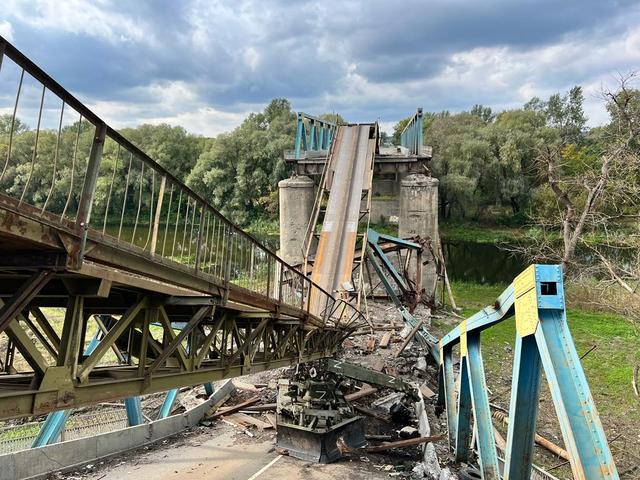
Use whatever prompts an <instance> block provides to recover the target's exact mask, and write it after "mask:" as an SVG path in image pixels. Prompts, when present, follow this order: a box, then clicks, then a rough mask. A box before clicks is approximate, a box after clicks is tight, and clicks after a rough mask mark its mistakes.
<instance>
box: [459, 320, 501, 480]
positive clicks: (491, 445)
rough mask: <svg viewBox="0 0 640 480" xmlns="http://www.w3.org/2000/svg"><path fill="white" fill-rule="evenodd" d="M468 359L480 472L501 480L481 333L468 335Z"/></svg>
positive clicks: (483, 476)
mask: <svg viewBox="0 0 640 480" xmlns="http://www.w3.org/2000/svg"><path fill="white" fill-rule="evenodd" d="M467 358H468V365H467V366H468V369H469V386H470V390H471V404H472V406H473V420H474V423H475V430H476V444H477V445H478V459H479V461H480V471H481V472H482V478H484V479H487V480H488V479H491V480H500V467H499V465H498V452H497V450H496V442H495V436H494V434H493V421H492V420H491V410H490V407H489V397H488V396H487V382H486V380H485V377H484V367H483V363H482V354H481V353H480V333H479V332H471V333H468V334H467Z"/></svg>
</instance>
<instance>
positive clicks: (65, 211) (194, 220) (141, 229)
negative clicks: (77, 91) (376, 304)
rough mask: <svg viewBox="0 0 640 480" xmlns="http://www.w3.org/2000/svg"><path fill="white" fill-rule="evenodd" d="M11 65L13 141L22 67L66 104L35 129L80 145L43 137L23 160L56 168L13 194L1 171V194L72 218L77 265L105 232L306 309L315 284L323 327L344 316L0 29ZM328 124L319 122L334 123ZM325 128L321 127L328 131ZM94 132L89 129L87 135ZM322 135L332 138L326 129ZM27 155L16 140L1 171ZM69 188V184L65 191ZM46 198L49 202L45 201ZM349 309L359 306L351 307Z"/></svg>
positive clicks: (0, 55) (198, 272) (2, 52)
mask: <svg viewBox="0 0 640 480" xmlns="http://www.w3.org/2000/svg"><path fill="white" fill-rule="evenodd" d="M7 59H10V60H11V62H8V61H7ZM3 61H4V64H3ZM10 63H13V64H14V65H13V66H14V68H15V67H18V69H19V70H20V69H21V71H22V73H21V76H20V83H19V85H18V87H17V88H18V93H17V94H16V98H15V108H14V114H13V117H12V127H11V131H10V133H9V135H10V141H9V145H11V140H13V139H14V137H15V138H18V137H19V135H21V133H20V132H15V131H14V127H13V124H14V123H15V120H16V118H17V114H16V112H17V110H18V106H22V104H21V103H20V100H21V97H20V92H21V89H22V87H23V86H22V78H23V77H24V75H25V73H27V74H28V76H30V77H33V79H34V80H35V81H36V82H38V84H39V88H40V89H41V90H42V98H43V99H44V98H45V93H51V94H53V95H55V97H57V99H58V101H59V103H60V105H61V106H60V108H59V110H58V111H59V118H60V122H59V127H58V129H57V132H56V131H54V130H46V129H40V125H38V128H37V129H36V137H37V135H39V134H40V135H45V134H46V135H50V136H55V138H56V140H55V143H56V144H57V145H58V146H60V144H61V143H62V144H64V142H65V137H64V135H65V133H66V132H65V129H67V128H71V127H72V128H73V130H74V134H73V137H71V136H70V140H69V142H71V143H73V145H63V147H67V150H68V151H69V157H70V158H58V157H59V156H58V148H56V154H55V158H54V157H53V156H51V157H50V158H47V156H46V155H47V154H46V152H40V151H38V143H37V142H36V144H35V146H34V147H33V149H34V153H33V156H32V157H31V158H29V159H28V162H29V165H26V162H23V164H25V166H26V167H27V168H30V170H31V172H33V170H34V168H35V167H38V168H41V169H42V171H47V170H49V169H50V164H53V169H52V170H50V171H49V172H48V173H50V176H49V177H47V178H38V179H35V177H34V181H32V182H31V183H30V180H31V175H29V179H28V180H27V181H26V182H25V183H24V185H19V186H20V187H21V191H20V192H18V194H15V193H13V190H10V189H9V187H6V188H5V187H4V184H3V181H4V182H5V184H6V183H7V182H9V181H11V180H12V181H13V182H14V186H15V184H16V183H17V182H19V181H20V180H19V178H18V177H14V178H13V179H10V178H9V176H8V175H7V178H0V194H4V195H6V196H8V197H11V198H13V199H15V200H18V199H19V203H18V208H21V206H22V204H23V203H24V204H27V205H30V206H31V207H36V208H37V209H40V210H41V212H40V217H41V219H42V221H43V222H48V223H54V224H58V225H61V224H66V225H71V226H72V227H73V229H74V230H75V232H76V233H77V235H78V236H79V237H80V244H79V247H78V248H77V249H76V251H77V257H76V258H75V266H76V268H79V267H80V265H81V264H82V261H83V259H84V255H85V253H86V252H85V243H86V241H87V238H88V237H90V238H91V239H94V240H95V239H98V240H99V239H100V238H105V239H107V238H108V239H110V241H111V242H113V241H115V242H116V244H117V245H119V246H122V247H126V248H129V249H133V250H135V251H142V252H146V253H147V254H148V255H151V256H153V257H156V258H158V259H162V261H163V262H166V263H171V262H175V263H178V264H181V265H182V266H186V267H187V268H188V269H189V271H190V273H191V274H192V275H195V276H198V277H205V278H210V279H216V280H219V281H222V282H223V283H224V284H225V285H229V284H234V285H236V286H240V287H243V288H246V289H248V290H249V291H251V292H253V293H256V294H259V295H263V296H265V297H268V298H270V299H272V300H273V301H277V302H279V303H282V304H285V305H288V306H291V307H294V308H298V309H299V310H300V311H303V312H306V313H307V314H308V313H309V305H308V304H309V298H310V296H311V291H312V290H317V291H318V292H319V293H320V294H321V296H322V297H323V298H324V300H323V302H324V304H325V308H324V309H323V311H322V320H323V325H327V326H332V325H338V324H339V323H340V322H341V318H338V319H336V318H335V317H331V313H332V312H333V311H334V309H333V308H332V307H333V305H334V304H335V303H336V299H335V298H334V297H333V296H332V295H331V294H330V293H329V292H327V291H325V290H324V289H323V288H322V287H320V286H319V285H317V284H315V283H313V282H312V281H311V280H310V279H309V278H308V277H306V276H305V275H303V274H302V273H300V272H298V271H297V270H296V269H295V268H294V267H292V266H291V265H289V264H288V263H286V262H284V261H283V260H282V259H280V258H279V257H278V256H277V255H276V254H275V253H274V252H273V251H272V250H270V249H269V248H268V247H265V246H264V245H262V244H261V243H260V242H259V241H258V240H257V239H256V238H254V237H253V236H252V235H250V234H249V233H247V232H245V231H244V230H242V229H241V228H240V227H239V226H237V225H236V224H235V223H233V222H231V221H230V220H229V219H227V218H226V217H224V216H223V215H222V214H221V213H220V212H219V211H218V210H217V209H215V208H214V207H213V206H212V205H210V204H209V203H208V202H207V201H206V200H205V199H204V198H203V197H202V196H200V195H199V194H197V193H196V192H194V191H193V190H191V189H190V188H189V187H187V186H186V185H184V184H183V183H182V182H181V181H180V180H179V179H178V178H176V177H175V176H174V175H173V174H172V173H171V172H169V171H168V170H167V169H165V168H164V167H162V166H161V165H159V164H158V163H156V162H155V161H154V160H153V159H152V158H151V157H149V156H148V155H147V154H146V153H144V152H143V151H142V150H140V149H139V148H138V147H136V146H135V145H134V144H133V143H131V142H130V141H129V140H127V139H126V138H125V137H124V136H122V135H121V134H120V133H119V132H118V131H116V130H115V129H114V128H112V127H110V126H108V125H107V124H106V122H105V121H104V120H102V119H101V118H100V117H99V116H98V115H96V114H95V113H94V112H92V111H91V110H90V109H89V108H88V107H87V106H86V105H84V104H83V103H82V102H80V101H79V100H78V99H77V98H76V97H74V96H73V95H72V94H71V93H69V92H68V91H67V90H66V89H64V88H63V87H62V86H61V85H60V84H59V83H57V82H56V81H55V80H54V79H53V78H51V77H50V76H49V75H48V74H47V73H45V72H44V71H43V70H42V69H41V68H40V67H38V66H37V65H36V64H35V63H33V62H32V61H31V60H30V59H29V58H27V57H26V56H25V55H24V54H23V53H21V52H20V51H19V50H18V49H17V48H15V47H14V46H13V45H12V44H10V43H9V42H8V41H7V40H6V39H4V38H3V37H0V74H1V73H2V72H3V71H4V70H6V69H7V68H8V67H9V68H11V66H10V65H9V64H10ZM47 98H49V97H47ZM69 110H71V115H72V116H73V118H77V119H78V121H77V122H75V123H73V124H72V125H71V126H65V128H63V126H62V125H63V118H65V119H67V118H68V117H69V115H70V113H69ZM42 112H43V102H42V101H41V102H40V110H39V113H38V115H39V116H42ZM313 121H314V122H316V121H319V119H314V120H313ZM321 122H322V125H329V124H331V125H335V124H332V123H331V122H325V121H321ZM76 125H77V127H76ZM87 127H88V128H87ZM324 128H325V127H324V126H323V127H322V128H321V131H322V132H324ZM332 128H333V127H332ZM76 130H77V132H76ZM28 132H31V131H27V133H28ZM88 134H92V138H91V139H90V140H89V137H88ZM321 135H322V137H323V142H325V143H326V142H327V139H325V138H324V133H322V134H321ZM83 140H86V141H90V151H88V152H87V151H85V150H83ZM329 141H330V139H329ZM85 143H86V142H85ZM60 150H61V151H62V150H63V148H62V147H61V148H60ZM20 161H21V159H20V158H19V157H18V156H17V154H16V153H15V152H13V151H12V150H11V147H9V148H8V151H7V153H6V158H0V169H1V168H2V164H3V163H4V164H5V168H4V169H1V170H0V172H2V177H4V176H5V170H7V171H9V170H10V169H7V168H6V167H7V166H9V167H16V168H17V166H18V164H19V162H20ZM62 162H67V164H66V167H69V168H68V171H69V172H70V176H71V184H70V185H61V183H62V180H61V178H59V177H60V175H61V174H60V173H59V172H60V167H61V166H62ZM36 180H37V182H36ZM9 185H11V184H9ZM114 186H115V187H114ZM63 189H67V190H68V192H64V193H63V192H62V190H63ZM42 192H45V194H44V195H43V194H42ZM46 192H48V193H49V195H46ZM44 197H46V201H43V200H42V198H44ZM51 197H59V198H58V200H59V202H58V205H56V204H55V201H53V200H52V201H50V198H51ZM54 200H55V198H54ZM32 210H33V209H32ZM133 219H134V220H133ZM350 308H351V309H353V310H354V311H355V312H357V310H356V309H355V308H354V307H352V306H350ZM345 310H347V307H345V308H342V309H341V311H342V315H341V316H343V315H344V312H345ZM357 313H360V312H357ZM360 315H361V314H360ZM349 318H350V316H349Z"/></svg>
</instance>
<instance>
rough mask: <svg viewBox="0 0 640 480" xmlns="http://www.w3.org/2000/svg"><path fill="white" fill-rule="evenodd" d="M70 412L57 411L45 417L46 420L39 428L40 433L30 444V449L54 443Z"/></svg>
mask: <svg viewBox="0 0 640 480" xmlns="http://www.w3.org/2000/svg"><path fill="white" fill-rule="evenodd" d="M70 414H71V410H58V411H57V412H51V413H50V414H49V415H47V419H46V420H45V421H44V423H43V424H42V427H40V431H39V432H38V435H37V436H36V438H35V440H34V441H33V443H32V444H31V448H37V447H44V446H45V445H51V444H52V443H56V442H57V441H58V438H60V435H61V434H62V430H63V429H64V426H65V424H66V423H67V419H68V418H69V415H70Z"/></svg>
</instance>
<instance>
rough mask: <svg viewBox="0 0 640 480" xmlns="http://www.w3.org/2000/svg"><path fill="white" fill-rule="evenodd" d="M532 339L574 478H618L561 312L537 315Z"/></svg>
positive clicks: (563, 314) (563, 313)
mask: <svg viewBox="0 0 640 480" xmlns="http://www.w3.org/2000/svg"><path fill="white" fill-rule="evenodd" d="M535 337H536V340H537V343H538V349H539V351H540V357H541V359H542V365H543V367H544V373H545V375H546V377H547V381H548V383H549V388H550V390H551V397H552V398H553V404H554V407H555V409H556V414H557V415H558V419H559V421H560V429H561V431H562V438H563V439H564V444H565V448H566V449H567V451H568V452H569V456H570V457H571V468H572V470H573V472H574V477H576V478H588V479H617V478H619V477H618V472H617V470H616V467H615V464H614V462H613V457H612V456H611V451H610V450H609V444H608V443H607V439H606V437H605V434H604V430H603V428H602V424H601V422H600V417H599V415H598V412H597V410H596V407H595V404H594V402H593V398H592V396H591V391H590V389H589V384H588V383H587V379H586V377H585V374H584V370H583V369H582V365H581V364H580V358H579V357H578V353H577V352H576V348H575V346H574V344H573V340H572V338H571V333H570V332H569V328H568V326H567V321H566V317H565V312H564V310H562V311H547V312H544V313H543V312H541V314H540V325H539V328H538V329H537V331H536V333H535ZM581 473H582V474H583V476H581Z"/></svg>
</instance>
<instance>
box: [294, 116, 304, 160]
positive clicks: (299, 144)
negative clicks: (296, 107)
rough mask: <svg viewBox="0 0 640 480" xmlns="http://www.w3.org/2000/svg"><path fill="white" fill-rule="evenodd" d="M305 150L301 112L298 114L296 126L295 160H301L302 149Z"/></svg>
mask: <svg viewBox="0 0 640 480" xmlns="http://www.w3.org/2000/svg"><path fill="white" fill-rule="evenodd" d="M303 147H304V149H305V150H306V149H307V142H306V139H305V132H304V121H303V115H302V112H298V126H297V127H296V147H295V150H296V159H297V160H299V159H300V158H301V153H302V148H303Z"/></svg>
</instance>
